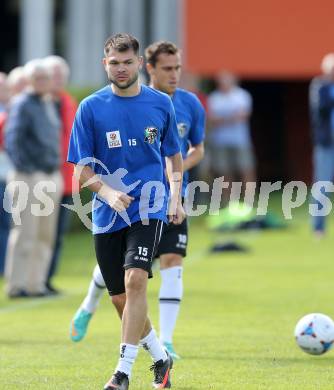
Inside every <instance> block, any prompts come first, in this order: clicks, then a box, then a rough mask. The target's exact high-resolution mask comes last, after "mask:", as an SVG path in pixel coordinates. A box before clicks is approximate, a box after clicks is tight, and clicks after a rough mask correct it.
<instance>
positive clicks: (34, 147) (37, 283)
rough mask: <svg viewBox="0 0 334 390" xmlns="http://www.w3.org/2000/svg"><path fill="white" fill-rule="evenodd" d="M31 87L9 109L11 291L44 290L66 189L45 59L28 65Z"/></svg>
mask: <svg viewBox="0 0 334 390" xmlns="http://www.w3.org/2000/svg"><path fill="white" fill-rule="evenodd" d="M24 71H25V75H26V77H27V80H28V84H29V88H28V90H27V92H25V93H22V94H21V95H20V96H18V97H17V98H16V99H15V100H14V102H13V104H12V105H11V107H10V109H9V116H8V119H7V122H6V127H5V147H6V150H7V152H8V155H9V156H10V159H11V162H12V164H13V166H14V171H13V174H12V177H11V180H10V183H9V186H10V187H11V188H12V189H13V190H15V191H13V197H12V199H13V202H12V203H13V205H14V206H13V209H12V216H13V221H14V226H13V228H12V229H11V232H10V237H9V244H8V249H7V256H6V265H5V277H6V282H7V284H6V292H7V294H8V296H9V297H11V298H15V297H25V296H44V295H48V294H49V291H47V289H46V288H45V282H46V277H47V272H48V268H49V264H50V259H51V253H52V249H53V245H54V237H55V228H56V223H57V217H58V210H59V200H60V197H61V193H62V178H61V175H60V172H59V167H60V122H59V117H58V115H57V111H56V109H55V107H54V104H53V103H52V101H51V99H48V98H47V95H48V93H49V91H50V74H49V71H48V69H47V68H46V67H45V65H44V63H43V61H42V60H33V61H30V62H28V63H27V64H26V65H25V67H24Z"/></svg>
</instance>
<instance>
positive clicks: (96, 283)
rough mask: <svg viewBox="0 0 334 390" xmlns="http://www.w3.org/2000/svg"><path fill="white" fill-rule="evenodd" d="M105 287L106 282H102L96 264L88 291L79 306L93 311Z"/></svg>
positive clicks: (90, 311)
mask: <svg viewBox="0 0 334 390" xmlns="http://www.w3.org/2000/svg"><path fill="white" fill-rule="evenodd" d="M105 289H106V284H105V283H104V280H103V277H102V274H101V271H100V267H99V266H98V265H96V266H95V268H94V272H93V278H92V280H91V282H90V285H89V288H88V293H87V295H86V297H85V299H84V300H83V302H82V304H81V308H82V309H84V310H86V311H88V312H89V313H94V312H95V310H96V308H97V307H98V305H99V302H100V299H101V297H102V295H103V293H104V291H105Z"/></svg>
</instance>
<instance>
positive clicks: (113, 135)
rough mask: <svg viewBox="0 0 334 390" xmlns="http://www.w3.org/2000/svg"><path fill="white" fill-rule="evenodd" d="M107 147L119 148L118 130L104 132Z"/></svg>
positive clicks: (120, 141)
mask: <svg viewBox="0 0 334 390" xmlns="http://www.w3.org/2000/svg"><path fill="white" fill-rule="evenodd" d="M106 136H107V142H108V147H109V149H111V148H120V147H121V146H122V140H121V135H120V133H119V130H115V131H109V132H108V133H106Z"/></svg>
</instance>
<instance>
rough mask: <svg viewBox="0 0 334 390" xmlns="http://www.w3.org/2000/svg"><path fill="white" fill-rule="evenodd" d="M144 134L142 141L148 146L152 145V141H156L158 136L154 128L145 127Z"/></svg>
mask: <svg viewBox="0 0 334 390" xmlns="http://www.w3.org/2000/svg"><path fill="white" fill-rule="evenodd" d="M144 134H145V139H144V141H145V142H148V143H149V144H154V141H155V140H156V139H157V136H158V129H157V128H156V127H146V129H145V131H144Z"/></svg>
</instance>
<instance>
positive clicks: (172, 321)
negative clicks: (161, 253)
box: [159, 267, 183, 343]
mask: <svg viewBox="0 0 334 390" xmlns="http://www.w3.org/2000/svg"><path fill="white" fill-rule="evenodd" d="M182 270H183V268H182V267H171V268H166V269H163V270H161V271H160V274H161V287H160V294H159V308H160V340H161V342H162V343H164V342H165V343H171V342H172V340H173V333H174V329H175V325H176V320H177V317H178V315H179V310H180V303H181V299H182V294H183V282H182Z"/></svg>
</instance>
